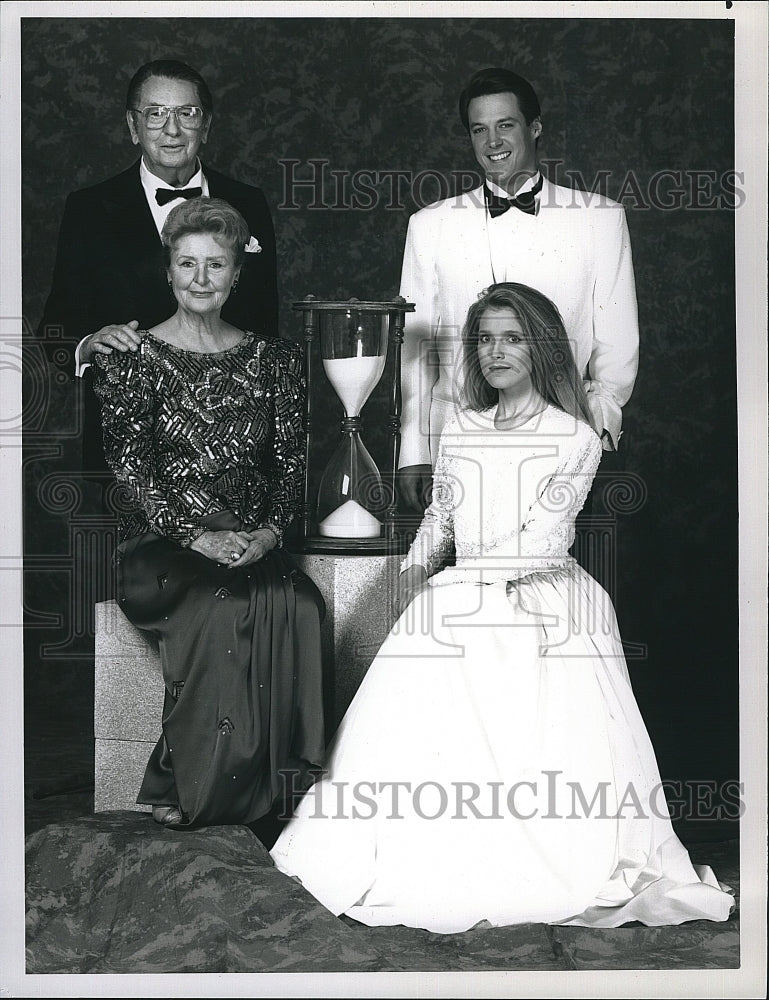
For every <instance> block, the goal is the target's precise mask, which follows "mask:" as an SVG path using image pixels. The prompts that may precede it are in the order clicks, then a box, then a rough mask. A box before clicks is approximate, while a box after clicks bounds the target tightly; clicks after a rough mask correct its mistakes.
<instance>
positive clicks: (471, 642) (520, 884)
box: [271, 407, 733, 933]
mask: <svg viewBox="0 0 769 1000" xmlns="http://www.w3.org/2000/svg"><path fill="white" fill-rule="evenodd" d="M494 413H495V411H494V410H491V411H489V412H487V413H483V414H479V413H474V412H470V411H465V412H464V413H462V414H459V415H458V416H456V417H454V418H452V419H451V420H450V421H449V423H448V424H447V426H446V428H445V431H444V433H443V436H442V439H441V447H440V452H439V458H438V463H437V465H436V470H435V485H434V490H433V502H432V504H431V506H430V508H429V509H428V511H427V512H426V515H425V519H424V521H423V523H422V526H421V527H420V529H419V532H418V534H417V537H416V538H415V540H414V544H413V545H412V547H411V550H410V552H409V555H408V556H407V558H406V560H405V564H404V565H411V564H413V563H419V564H421V565H423V566H425V567H426V568H427V570H428V573H429V574H434V575H432V576H431V579H430V586H429V587H428V588H427V589H426V590H424V591H423V592H422V594H420V596H419V597H418V598H417V599H416V600H415V601H414V602H413V603H412V604H411V605H410V606H409V607H408V608H407V609H406V611H405V612H404V613H403V614H402V615H401V617H400V619H399V620H398V622H396V624H395V626H394V628H393V630H392V631H391V633H390V635H389V636H388V637H387V639H386V640H385V642H384V644H383V645H382V648H381V649H380V651H379V653H378V654H377V656H376V659H375V660H374V662H373V663H372V665H371V667H370V668H369V670H368V673H367V674H366V677H365V678H364V680H363V683H362V684H361V686H360V689H359V690H358V692H357V694H356V696H355V698H354V700H353V702H352V704H351V705H350V708H349V709H348V711H347V714H346V715H345V717H344V719H343V720H342V723H341V725H340V727H339V729H338V731H337V734H336V736H335V737H334V740H333V742H332V744H331V746H330V747H329V751H328V758H327V763H326V768H327V772H326V774H325V777H324V778H323V779H322V780H321V781H319V782H318V783H317V784H316V785H315V786H313V788H312V789H311V790H310V791H309V792H308V793H307V794H306V795H305V797H304V798H303V799H302V801H301V802H300V804H299V806H298V809H297V811H296V814H295V815H294V817H293V818H292V819H291V821H290V822H289V823H288V825H287V826H286V828H285V829H284V831H283V833H282V834H281V836H280V837H279V839H278V841H277V842H276V844H275V846H274V848H273V850H272V852H271V853H272V857H273V860H274V862H275V864H276V866H277V867H278V868H279V869H280V870H281V871H283V872H285V873H286V874H288V875H291V876H295V877H297V878H299V880H300V881H301V882H302V884H303V885H304V886H305V888H306V889H308V890H309V892H311V893H312V894H313V895H314V896H315V897H316V898H317V899H319V900H320V902H321V903H323V904H324V905H325V906H326V907H327V908H328V909H329V910H331V911H332V912H333V913H335V914H340V913H346V914H348V915H349V916H351V917H354V918H355V919H356V920H359V921H361V922H363V923H365V924H370V925H382V924H405V925H407V926H412V927H422V928H426V929H428V930H430V931H436V932H442V933H452V932H459V931H463V930H466V929H468V928H470V927H472V926H473V925H475V924H477V923H478V922H480V921H483V920H485V921H488V922H489V923H490V924H492V925H505V924H515V923H525V922H534V921H542V922H547V923H566V924H580V925H584V926H593V927H616V926H618V925H619V924H622V923H625V922H627V921H632V920H638V921H642V922H643V923H645V924H651V925H659V924H678V923H681V922H683V921H685V920H693V919H697V918H708V919H712V920H725V919H726V918H727V917H728V915H729V912H730V909H731V907H732V905H733V899H732V897H731V896H730V895H729V894H728V893H726V892H724V891H722V890H721V888H720V887H719V885H718V882H717V881H716V879H715V877H714V876H713V873H712V872H711V871H710V869H709V868H706V867H703V868H700V869H698V870H695V869H694V867H693V866H692V864H691V862H690V860H689V856H688V854H687V852H686V850H685V849H684V847H683V845H682V844H681V843H680V841H679V840H678V839H677V837H676V836H675V834H674V832H673V829H672V826H671V823H670V820H669V818H668V813H667V808H666V805H665V796H664V792H663V790H662V788H661V787H660V776H659V772H658V769H657V765H656V761H655V757H654V751H653V749H652V746H651V743H650V741H649V737H648V734H647V732H646V728H645V726H644V723H643V720H642V718H641V715H640V713H639V710H638V706H637V705H636V702H635V698H634V697H633V692H632V690H631V687H630V681H629V677H628V673H627V668H626V666H625V660H624V656H623V652H622V645H621V642H620V638H619V635H618V632H617V625H616V619H615V615H614V609H613V607H612V604H611V601H610V600H609V598H608V596H607V594H606V593H605V591H604V590H603V589H602V588H601V587H600V586H599V585H598V583H597V582H596V581H595V580H593V579H592V577H591V576H590V575H589V574H587V573H586V572H585V571H584V570H583V569H582V568H581V567H580V566H579V565H578V564H577V563H576V562H575V561H574V560H573V559H572V558H571V557H570V556H569V555H568V549H569V547H570V546H571V544H572V543H573V541H574V521H575V518H576V516H577V514H578V512H579V511H580V509H581V508H582V506H583V504H584V502H585V498H586V496H587V493H588V491H589V488H590V485H591V483H592V480H593V477H594V475H595V472H596V469H597V467H598V463H599V461H600V456H601V445H600V442H599V440H598V438H597V436H596V435H595V434H594V433H593V431H592V430H590V429H589V428H588V427H587V426H586V425H585V424H583V423H581V422H578V421H576V420H574V419H573V418H572V417H569V416H567V415H566V414H564V413H562V412H561V411H560V410H558V409H556V408H554V407H548V408H547V409H546V410H545V411H544V412H543V413H542V414H541V415H539V416H537V417H535V418H533V419H532V420H531V421H529V423H528V424H526V425H524V426H523V427H522V428H519V429H517V430H515V431H507V432H503V431H499V430H496V429H495V427H494ZM452 545H454V546H455V548H456V566H455V567H450V568H447V569H445V570H443V571H440V572H436V569H437V567H438V565H439V563H440V561H441V560H442V559H443V558H444V557H445V556H446V554H447V553H448V551H449V550H450V548H451V547H452Z"/></svg>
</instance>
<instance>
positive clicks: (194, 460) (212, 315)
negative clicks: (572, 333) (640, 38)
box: [95, 198, 324, 827]
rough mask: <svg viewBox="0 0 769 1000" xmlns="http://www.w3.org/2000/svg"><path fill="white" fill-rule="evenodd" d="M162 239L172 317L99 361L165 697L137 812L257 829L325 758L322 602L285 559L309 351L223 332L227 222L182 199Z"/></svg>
mask: <svg viewBox="0 0 769 1000" xmlns="http://www.w3.org/2000/svg"><path fill="white" fill-rule="evenodd" d="M162 240H163V245H164V247H165V250H166V254H167V269H168V284H169V287H170V290H171V293H172V294H173V295H174V297H175V298H176V301H177V309H176V312H175V313H174V315H173V316H171V318H170V319H168V320H166V321H165V322H163V323H161V324H160V325H159V326H156V327H154V328H153V329H151V330H149V331H147V332H146V335H145V336H144V337H143V339H142V342H141V346H140V347H139V349H138V350H137V351H135V352H133V353H131V352H124V353H121V352H119V351H113V352H112V353H111V354H109V355H97V356H96V358H95V361H96V363H97V367H96V380H95V388H96V392H97V395H98V396H99V399H100V401H101V406H102V419H103V425H104V447H105V453H106V455H107V459H108V461H109V463H110V466H111V468H112V469H113V471H114V473H115V476H116V477H117V479H118V481H119V482H120V483H121V484H122V486H123V488H124V490H125V493H126V494H127V497H128V500H127V502H126V504H125V509H124V512H123V514H122V516H121V520H120V536H119V538H120V542H119V546H118V552H117V578H118V579H117V585H118V599H119V602H120V607H121V608H122V610H123V611H124V612H125V614H126V615H127V616H128V618H129V619H130V620H131V621H132V622H133V623H134V624H135V625H136V626H138V627H139V628H141V629H143V630H144V631H146V632H148V633H150V634H151V635H153V636H155V637H156V639H157V641H158V644H159V648H160V656H161V661H162V668H163V678H164V681H165V689H166V690H165V704H164V708H163V727H162V736H161V737H160V740H159V741H158V743H157V746H156V747H155V749H154V751H153V753H152V756H151V758H150V761H149V763H148V765H147V770H146V773H145V776H144V781H143V784H142V786H141V790H140V792H139V796H138V799H137V801H138V802H140V803H145V804H150V805H152V807H153V809H152V814H153V817H154V818H155V820H156V821H157V822H159V823H163V824H165V825H168V826H173V827H199V826H204V825H210V824H218V823H247V824H251V823H254V822H255V821H257V820H259V819H260V818H262V817H266V816H267V815H268V814H269V813H270V810H271V809H273V811H275V810H276V809H277V808H278V807H279V806H280V805H281V803H282V802H283V800H284V798H285V797H286V792H292V791H300V790H301V789H302V788H304V787H306V785H307V784H309V782H310V775H311V773H312V772H313V770H314V766H315V765H316V764H317V762H318V761H319V760H321V758H322V753H323V748H324V743H323V712H322V684H321V681H322V678H321V663H320V617H321V615H322V614H323V607H322V605H323V602H322V598H321V597H320V594H319V593H318V591H317V589H316V588H315V586H314V584H313V583H312V582H311V581H310V580H309V579H308V578H307V577H305V576H304V575H303V574H301V573H300V572H299V570H298V569H297V568H296V566H295V565H294V564H293V563H292V561H291V559H290V557H289V556H288V555H287V553H286V552H285V551H284V550H283V548H282V539H283V533H284V532H285V530H286V529H287V528H288V526H289V524H290V522H291V520H292V518H293V516H294V514H295V512H296V510H297V506H298V502H299V500H300V497H301V486H302V480H303V474H304V467H303V440H304V439H303V428H302V410H303V400H304V393H305V384H304V377H303V372H302V364H301V354H300V350H299V348H298V346H297V345H295V344H293V343H291V342H289V341H285V340H280V339H268V338H265V337H264V336H260V335H257V334H256V333H254V332H250V331H243V330H239V329H236V328H235V327H233V326H230V325H229V324H228V323H226V322H224V321H223V320H222V319H221V316H220V312H221V308H222V305H223V304H224V302H225V301H226V299H227V297H228V296H229V295H230V294H232V293H233V292H234V290H235V287H236V285H237V281H238V274H239V271H240V267H241V264H242V262H243V257H244V247H245V244H246V243H247V242H248V240H249V232H248V227H247V225H246V222H245V220H244V219H243V217H242V216H241V215H240V214H239V213H238V212H237V211H236V210H235V209H234V208H232V207H231V206H230V205H229V204H227V203H226V202H224V201H221V200H220V199H216V198H210V199H209V198H195V199H192V200H190V201H186V202H184V203H183V204H181V205H179V206H178V207H177V208H175V209H174V210H173V211H172V212H171V214H170V215H169V216H168V220H167V222H166V224H165V226H164V228H163V233H162ZM258 323H259V317H258V316H255V317H254V326H255V328H258ZM265 332H266V333H267V334H268V335H270V334H272V332H273V331H260V333H265ZM257 826H258V824H257Z"/></svg>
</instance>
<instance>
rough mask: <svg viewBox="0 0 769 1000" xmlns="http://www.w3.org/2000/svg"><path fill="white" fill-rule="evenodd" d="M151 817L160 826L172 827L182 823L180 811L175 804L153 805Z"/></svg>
mask: <svg viewBox="0 0 769 1000" xmlns="http://www.w3.org/2000/svg"><path fill="white" fill-rule="evenodd" d="M152 818H153V819H154V820H155V822H156V823H160V825H161V826H168V827H170V828H171V829H174V828H175V827H178V826H180V825H181V823H182V811H181V809H179V808H178V807H177V806H153V807H152Z"/></svg>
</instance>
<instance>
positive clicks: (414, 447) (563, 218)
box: [399, 178, 638, 468]
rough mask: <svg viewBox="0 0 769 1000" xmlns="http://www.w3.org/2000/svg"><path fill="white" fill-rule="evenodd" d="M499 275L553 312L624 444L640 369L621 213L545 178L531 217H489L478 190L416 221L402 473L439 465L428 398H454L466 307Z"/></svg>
mask: <svg viewBox="0 0 769 1000" xmlns="http://www.w3.org/2000/svg"><path fill="white" fill-rule="evenodd" d="M500 281H516V282H520V283H522V284H525V285H531V286H532V287H534V288H536V289H538V290H539V291H540V292H542V293H543V294H544V295H546V296H547V297H548V298H550V299H551V300H552V301H553V302H554V303H555V305H556V306H557V307H558V310H559V311H560V313H561V316H562V318H563V321H564V325H565V327H566V333H567V335H568V337H569V339H570V341H571V344H572V350H573V352H574V356H575V359H576V363H577V368H578V370H579V371H580V372H581V373H582V375H583V377H584V379H585V387H586V389H587V391H588V399H589V402H590V403H591V409H593V412H594V413H596V415H597V417H598V418H599V420H600V419H601V418H602V419H603V428H604V429H605V430H607V431H608V432H609V434H610V435H611V438H612V441H613V442H614V444H615V445H616V444H617V442H618V441H619V438H620V434H621V426H622V406H623V405H624V404H625V403H626V402H627V400H628V399H629V398H630V394H631V392H632V390H633V384H634V382H635V377H636V373H637V370H638V309H637V304H636V293H635V279H634V276H633V262H632V255H631V248H630V236H629V233H628V228H627V222H626V219H625V211H624V209H623V207H622V205H620V204H618V203H617V202H614V201H611V199H609V198H606V197H603V196H601V195H598V194H590V193H589V192H583V191H576V190H572V189H571V188H565V187H560V186H558V185H555V184H552V183H550V182H549V181H548V180H547V179H544V178H543V186H542V193H541V195H540V203H539V211H538V213H537V215H536V216H532V215H527V214H526V213H525V212H521V211H519V210H518V209H515V208H511V209H509V211H507V212H506V213H505V214H504V215H502V216H499V217H498V218H497V219H494V220H491V219H490V217H489V215H488V213H487V211H486V208H485V203H484V198H483V188H482V187H479V188H476V189H474V190H473V191H469V192H467V193H465V194H463V195H458V196H456V197H454V198H447V199H445V200H444V201H439V202H436V203H434V204H432V205H428V206H426V207H425V208H423V209H421V210H420V211H418V212H416V213H415V214H414V215H412V216H411V219H410V220H409V227H408V233H407V236H406V246H405V250H404V254H403V270H402V275H401V287H400V294H401V295H403V296H404V298H405V299H406V300H407V301H409V302H414V303H415V305H416V311H415V312H414V313H411V314H407V315H406V325H405V334H404V343H403V354H402V391H403V412H402V438H401V451H400V459H399V466H400V468H403V467H405V466H408V465H419V464H430V463H431V462H432V463H434V462H435V458H436V455H435V454H432V455H431V453H430V430H432V433H433V442H435V441H436V440H437V436H438V435H439V432H440V429H441V428H440V426H436V423H435V415H434V417H433V420H432V422H431V420H430V408H431V405H432V400H437V401H441V400H443V401H446V403H447V404H450V402H451V401H456V399H457V394H458V389H459V386H458V370H457V369H458V363H459V362H460V361H461V346H462V345H461V333H462V325H463V323H464V321H465V318H466V316H467V310H468V309H469V307H470V305H471V304H472V303H473V302H474V301H475V300H476V298H477V297H478V295H479V293H480V292H482V291H483V290H484V289H485V288H487V287H488V286H489V285H491V284H493V283H494V282H500ZM435 409H436V411H437V410H440V411H441V412H443V413H446V412H447V410H446V407H445V406H444V407H441V406H439V407H436V408H435ZM441 422H442V421H441ZM431 425H432V426H431Z"/></svg>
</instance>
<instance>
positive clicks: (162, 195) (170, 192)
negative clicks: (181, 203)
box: [155, 188, 203, 205]
mask: <svg viewBox="0 0 769 1000" xmlns="http://www.w3.org/2000/svg"><path fill="white" fill-rule="evenodd" d="M201 194H203V188H184V190H182V191H177V190H176V188H158V189H157V191H156V192H155V201H156V202H157V203H158V205H167V204H168V202H169V201H173V200H174V198H199V197H200V195H201Z"/></svg>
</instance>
